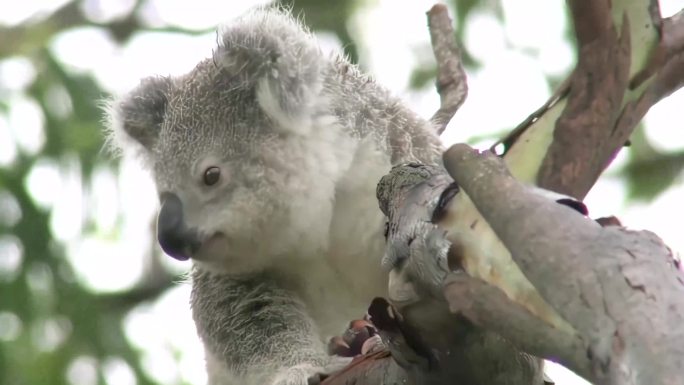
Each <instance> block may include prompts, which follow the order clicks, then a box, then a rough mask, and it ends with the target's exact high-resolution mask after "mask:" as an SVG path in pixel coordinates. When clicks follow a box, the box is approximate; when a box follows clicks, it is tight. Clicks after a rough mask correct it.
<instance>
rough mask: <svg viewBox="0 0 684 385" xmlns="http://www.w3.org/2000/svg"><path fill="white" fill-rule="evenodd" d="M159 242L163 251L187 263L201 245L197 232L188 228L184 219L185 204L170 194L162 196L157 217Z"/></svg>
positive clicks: (166, 193)
mask: <svg viewBox="0 0 684 385" xmlns="http://www.w3.org/2000/svg"><path fill="white" fill-rule="evenodd" d="M157 240H158V241H159V245H160V246H161V248H162V250H164V252H165V253H166V254H168V255H170V256H172V257H173V258H175V259H177V260H179V261H185V260H187V259H188V258H190V256H191V255H192V253H193V252H195V251H197V249H199V246H200V244H201V242H200V239H199V237H198V235H197V231H194V230H193V229H191V228H188V226H187V224H186V223H185V220H184V219H183V202H181V200H180V198H178V195H176V194H174V193H170V192H165V193H162V194H161V209H160V210H159V217H157Z"/></svg>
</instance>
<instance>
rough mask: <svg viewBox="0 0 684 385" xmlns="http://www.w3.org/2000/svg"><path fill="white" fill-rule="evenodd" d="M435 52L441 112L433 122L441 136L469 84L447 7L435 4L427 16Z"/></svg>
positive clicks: (433, 117)
mask: <svg viewBox="0 0 684 385" xmlns="http://www.w3.org/2000/svg"><path fill="white" fill-rule="evenodd" d="M427 16H428V27H429V29H430V40H431V41H432V52H433V53H434V55H435V60H436V61H437V92H438V93H439V99H440V106H439V110H437V112H435V114H434V115H432V118H431V119H430V120H431V121H432V122H433V123H434V124H435V126H436V128H437V133H438V134H442V133H443V132H444V130H445V129H446V127H447V125H448V124H449V121H451V118H452V117H453V116H454V114H456V111H458V109H459V107H461V105H462V104H463V102H464V101H465V99H466V96H467V95H468V82H467V78H466V73H465V70H464V69H463V65H462V62H461V55H460V53H459V50H458V47H457V46H456V39H455V37H454V27H453V26H452V24H451V18H449V12H448V10H447V7H446V5H444V4H436V5H434V6H433V7H432V8H431V9H430V10H429V11H428V12H427Z"/></svg>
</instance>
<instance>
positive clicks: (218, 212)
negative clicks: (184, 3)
mask: <svg viewBox="0 0 684 385" xmlns="http://www.w3.org/2000/svg"><path fill="white" fill-rule="evenodd" d="M108 117H109V118H108V120H109V125H108V127H109V140H110V143H112V146H113V147H114V148H115V149H119V150H123V151H127V152H128V151H133V152H134V153H135V154H137V156H138V157H137V159H139V161H140V164H141V166H143V167H146V168H147V169H149V170H150V174H151V176H152V177H153V179H154V182H155V185H156V188H157V191H158V194H159V199H160V203H161V206H160V211H159V216H158V223H157V238H158V241H159V244H160V246H161V248H162V249H163V250H164V251H165V253H166V254H168V255H169V256H171V257H173V258H176V259H178V260H192V265H193V267H192V270H191V281H192V295H191V307H192V312H193V318H194V321H195V324H196V327H197V332H198V335H199V337H200V338H201V340H202V342H203V345H204V347H205V354H206V357H205V359H206V367H207V373H208V379H209V383H210V384H212V385H223V384H247V385H256V384H273V385H276V384H277V385H286V384H287V385H304V384H307V379H308V377H309V376H311V375H312V374H314V373H316V372H318V371H321V370H324V369H325V368H327V367H329V365H331V364H332V362H331V358H330V357H328V356H327V354H326V352H325V351H326V350H325V344H324V342H323V341H324V339H325V338H327V337H329V336H332V335H334V334H337V333H338V332H339V331H341V330H342V326H343V325H344V323H345V322H344V320H349V319H356V318H358V317H359V316H360V315H363V314H364V313H365V311H366V307H367V305H368V304H369V303H370V301H371V300H372V299H373V298H374V297H376V296H384V295H386V291H387V280H388V277H387V274H386V273H385V272H384V271H383V269H382V268H381V263H380V262H381V259H382V256H383V253H384V236H383V232H384V221H385V219H384V216H383V214H382V212H381V211H380V210H379V209H378V203H377V201H376V198H375V188H376V185H377V183H378V181H379V180H380V178H381V177H382V175H384V174H385V173H387V172H388V171H389V170H390V168H391V166H392V165H394V164H398V163H405V162H409V161H417V162H422V163H426V164H440V162H441V153H442V151H443V147H442V145H441V143H440V140H439V138H438V135H437V134H436V129H435V128H434V127H433V126H432V125H431V124H430V123H429V122H428V121H426V120H424V119H422V118H421V117H419V116H418V115H417V114H415V113H414V112H412V111H411V110H410V109H409V108H407V107H406V105H404V104H403V103H402V102H401V101H400V100H399V99H398V98H396V97H394V96H392V95H391V94H390V93H389V92H388V91H387V90H386V89H384V88H383V87H381V86H380V85H378V84H376V83H375V82H374V81H373V80H372V79H371V78H370V77H368V76H366V75H364V74H362V73H361V72H360V71H359V69H358V68H357V67H356V66H355V65H353V64H351V63H350V62H349V61H348V60H347V59H346V58H344V57H342V56H340V55H339V54H324V53H323V52H322V50H321V49H320V47H319V45H318V44H317V42H316V39H315V37H314V36H313V35H312V34H311V33H310V32H309V31H308V30H307V29H306V28H305V27H304V26H303V25H302V23H301V22H300V21H299V20H297V19H295V18H294V17H293V16H292V15H291V14H290V13H289V12H288V11H286V10H282V9H275V8H258V9H253V10H251V11H249V12H248V13H247V14H245V15H243V16H240V17H238V18H237V19H235V20H234V21H233V22H231V23H229V24H227V25H226V26H224V27H222V28H220V29H219V31H218V47H217V48H216V49H215V50H214V52H213V54H212V55H211V56H210V57H208V58H207V59H205V60H203V61H201V62H200V63H199V64H197V66H196V67H195V68H194V69H193V70H192V71H190V72H189V73H187V74H185V75H183V76H178V77H163V76H152V77H149V78H146V79H144V80H142V81H141V83H140V85H139V86H137V87H136V88H135V89H133V90H132V91H130V92H129V93H128V94H127V95H125V96H123V97H121V98H119V99H115V100H114V101H112V102H111V104H110V106H109V108H108Z"/></svg>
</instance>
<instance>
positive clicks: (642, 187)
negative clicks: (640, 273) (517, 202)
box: [0, 0, 684, 385]
mask: <svg viewBox="0 0 684 385" xmlns="http://www.w3.org/2000/svg"><path fill="white" fill-rule="evenodd" d="M283 2H284V3H286V4H288V5H290V6H292V7H293V9H294V11H295V13H300V12H301V13H303V14H305V15H306V21H307V23H309V24H310V25H311V26H312V27H313V28H314V29H316V30H326V31H331V32H333V33H335V34H336V35H337V36H338V37H339V38H340V40H341V41H342V43H343V45H344V47H345V50H346V52H347V54H348V55H350V57H351V58H352V59H353V60H354V61H356V60H357V59H358V51H357V49H356V46H355V44H354V42H353V41H352V38H351V34H350V33H349V30H348V20H349V17H350V16H351V15H352V14H354V12H356V11H358V9H359V8H360V7H362V6H363V2H362V0H344V1H342V0H338V1H334V2H321V1H318V0H297V1H293V0H283ZM142 4H143V1H138V2H137V3H136V4H135V6H134V7H133V8H132V11H131V12H129V13H128V14H126V15H123V16H122V17H119V18H117V19H116V20H112V21H108V22H95V21H93V20H89V19H88V18H87V17H86V16H85V15H84V14H83V13H82V8H81V4H80V1H71V2H67V3H66V4H65V5H64V6H62V7H61V8H59V9H58V10H56V11H54V12H53V13H52V14H50V15H47V16H44V17H43V18H41V19H37V20H34V21H30V22H27V23H25V24H20V25H16V26H10V27H3V26H0V42H1V43H0V60H5V59H8V58H18V57H23V58H26V59H28V60H29V61H30V63H31V64H32V66H33V68H34V69H35V70H36V76H35V78H34V79H33V81H32V83H31V84H30V85H29V86H28V88H27V89H26V90H25V93H26V95H27V96H28V97H30V98H31V99H33V100H34V101H35V102H37V103H38V105H39V106H40V109H41V110H42V114H43V116H44V118H45V125H44V132H45V135H46V138H45V139H46V140H45V145H44V146H43V147H42V148H41V149H40V151H39V152H38V153H36V154H29V153H27V152H25V151H22V150H21V149H20V150H19V154H18V156H17V158H16V159H15V161H14V162H13V164H11V166H9V167H0V273H1V274H0V337H1V338H0V384H8V385H10V384H11V385H42V384H50V385H60V384H68V383H69V382H68V380H67V375H66V373H67V370H68V368H69V366H70V365H71V364H72V363H73V362H74V360H75V359H76V358H78V357H90V359H94V360H95V361H101V360H105V359H108V358H111V357H118V358H121V359H123V360H124V361H125V362H126V363H127V364H128V365H129V366H130V368H131V369H132V370H133V372H134V374H135V376H136V377H137V383H138V384H154V383H155V382H154V381H153V380H152V379H151V378H150V377H149V376H148V374H146V373H145V371H144V370H143V369H142V365H141V357H140V352H138V351H137V350H136V349H135V348H133V347H132V346H131V345H130V343H129V342H128V341H127V340H126V338H125V336H124V332H123V325H122V319H123V318H124V317H125V315H126V314H127V313H128V312H129V311H130V309H131V308H133V307H134V306H136V305H138V304H140V303H142V302H144V301H149V300H152V299H154V298H156V297H158V296H159V295H160V293H162V292H164V290H166V289H167V288H168V287H170V286H171V285H172V283H173V281H174V279H175V278H176V277H174V276H172V274H171V273H169V272H166V271H164V270H163V268H161V267H159V265H158V264H155V263H151V264H150V266H153V267H155V266H156V267H155V270H154V271H153V272H151V273H150V274H151V275H155V274H156V275H155V277H156V278H155V279H150V278H149V275H148V276H147V278H146V279H145V283H141V284H140V285H139V286H136V287H133V288H131V289H130V290H128V291H126V292H122V293H110V294H101V293H100V294H98V293H93V292H91V291H89V290H88V289H86V288H85V287H84V286H83V285H82V284H81V283H80V282H79V281H78V280H77V279H76V278H75V274H74V272H73V269H72V267H71V266H70V264H69V263H68V262H67V260H66V258H65V252H66V251H65V247H64V245H62V244H60V242H58V241H57V240H56V239H55V236H54V234H53V233H52V230H51V225H50V215H51V213H50V211H49V210H48V209H45V208H43V207H41V206H40V205H39V204H38V203H37V202H36V201H35V200H34V198H33V197H32V196H31V195H30V193H29V191H28V189H27V178H28V175H29V173H30V172H31V170H32V169H33V167H34V166H35V165H36V164H37V163H39V162H42V161H45V160H50V161H53V162H55V163H56V164H58V165H59V164H63V163H64V162H66V161H68V160H69V159H73V158H76V159H78V161H79V163H80V170H81V172H82V174H83V175H82V182H83V184H87V183H89V181H90V178H91V176H92V172H93V169H94V168H96V167H97V166H102V165H105V166H107V167H112V168H116V167H117V165H116V163H115V162H114V161H113V160H111V159H110V158H108V157H106V156H103V155H102V151H101V150H102V145H103V142H102V135H101V133H102V124H101V118H102V112H101V110H100V108H99V106H98V104H97V103H98V101H99V100H102V99H103V98H105V97H106V96H107V95H106V94H105V92H104V91H103V90H102V89H101V88H100V86H99V85H98V83H97V82H96V81H95V79H94V78H93V77H92V75H91V74H77V73H74V72H71V71H68V70H67V69H65V68H63V67H62V66H61V65H60V62H59V60H57V58H55V57H54V56H53V53H52V52H51V51H50V50H49V49H47V48H46V47H47V46H48V43H49V41H50V40H51V39H52V38H54V37H55V36H56V35H57V34H59V33H61V32H63V31H66V30H69V29H72V28H75V27H79V26H97V27H99V28H103V29H106V30H108V31H109V32H110V33H111V35H112V36H114V37H115V39H116V40H117V41H118V42H120V43H122V44H123V43H125V42H126V41H127V40H128V39H129V38H130V37H131V36H133V35H134V34H136V33H138V32H141V31H174V32H183V33H188V34H197V33H202V32H204V31H191V30H183V29H180V28H177V27H174V26H164V27H150V26H147V25H145V24H144V23H143V22H142V21H141V18H138V17H137V15H136V13H137V12H138V11H139V9H140V7H141V5H142ZM452 6H453V9H455V11H456V14H455V19H456V20H455V21H456V26H457V28H456V34H457V40H458V42H459V43H460V44H461V48H462V52H463V55H464V62H465V63H466V66H467V68H469V69H474V68H477V66H478V65H479V63H477V62H476V61H475V60H474V59H473V58H472V56H471V55H470V54H469V51H468V47H467V46H464V44H463V42H464V36H463V34H464V25H465V23H466V20H467V18H468V17H469V15H470V14H471V13H472V12H474V11H476V10H478V11H483V12H491V13H492V14H494V15H497V16H498V17H499V18H501V17H502V16H501V12H499V11H498V2H497V1H484V2H483V1H476V0H458V1H456V0H453V1H452ZM426 52H430V51H429V49H427V50H420V52H416V55H425V53H426ZM423 61H424V60H420V61H419V62H423ZM434 73H435V69H434V66H433V65H432V64H426V65H425V66H421V67H420V68H417V69H416V71H415V73H414V75H413V76H412V79H411V85H412V86H413V87H415V88H422V87H426V86H428V85H431V82H433V81H434ZM550 81H551V82H552V83H554V82H557V81H558V79H551V80H550ZM55 89H59V90H64V93H63V94H60V95H61V96H60V97H61V98H64V99H65V100H63V101H64V102H68V103H67V105H69V106H71V107H70V108H71V110H70V111H69V113H68V114H67V115H66V116H62V115H60V114H58V113H56V112H55V109H54V106H52V105H51V103H53V102H54V100H53V98H52V97H51V95H52V94H53V93H54V92H53V91H54V90H55ZM6 96H7V94H6V92H4V91H3V89H2V85H0V115H3V114H6V113H7V111H8V108H9V103H10V101H9V100H6V98H5V97H6ZM632 149H633V151H631V156H630V163H629V164H628V166H627V167H626V168H625V169H624V171H623V173H622V175H623V176H624V177H625V178H626V179H627V180H628V181H629V186H630V192H631V195H632V196H633V197H638V198H646V199H648V198H652V197H653V196H655V195H656V194H658V193H659V192H661V191H663V190H664V189H666V188H667V187H668V186H669V185H670V184H671V183H672V181H673V180H674V179H675V178H676V177H677V176H678V175H679V174H680V172H681V168H682V165H683V164H684V153H682V152H678V153H662V152H658V151H656V150H655V149H653V147H651V146H650V145H649V143H648V141H647V140H646V138H645V136H644V135H643V134H638V135H635V138H634V139H633V141H632ZM10 206H12V207H14V206H18V208H19V209H20V218H18V220H16V221H12V220H11V219H12V218H9V217H10V215H9V214H8V213H9V212H10V211H8V210H9V209H7V207H10ZM8 218H9V219H8ZM85 226H86V228H87V227H88V224H87V223H86V225H85ZM16 247H18V248H19V249H20V250H21V255H22V256H23V258H22V259H21V264H20V266H18V267H17V268H16V269H15V270H13V271H10V270H8V267H7V266H4V265H3V263H4V264H5V265H6V264H7V263H8V261H9V259H8V258H9V257H8V256H9V255H10V254H9V253H10V252H11V250H13V249H12V248H15V249H16ZM149 258H151V259H153V258H155V254H154V253H152V252H151V253H150V256H149ZM3 266H4V267H3ZM3 268H4V269H5V270H2V269H3ZM12 333H14V334H12ZM97 382H98V383H102V384H104V383H105V381H104V378H103V375H102V373H101V372H98V374H97Z"/></svg>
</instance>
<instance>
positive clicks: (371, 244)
mask: <svg viewBox="0 0 684 385" xmlns="http://www.w3.org/2000/svg"><path fill="white" fill-rule="evenodd" d="M389 169H390V164H389V160H388V157H387V155H386V154H384V153H383V152H381V151H379V150H377V149H376V147H375V146H374V145H373V143H371V142H370V140H369V141H364V142H363V143H361V145H360V147H359V148H358V149H357V151H356V153H355V156H354V160H353V161H352V166H351V167H350V169H349V172H348V173H347V174H346V175H345V177H344V178H343V180H342V181H341V182H340V183H339V184H338V187H337V189H336V193H335V204H334V209H333V215H332V222H331V223H330V233H329V243H328V249H327V250H325V251H324V255H323V256H322V257H323V258H312V259H308V260H300V261H298V262H296V263H302V264H306V265H305V266H292V267H294V269H292V270H291V271H295V270H296V271H300V272H301V273H300V274H297V275H300V278H299V280H300V281H299V284H298V285H297V286H298V287H299V291H300V292H299V293H298V294H299V295H300V296H301V298H302V300H303V301H304V303H305V304H306V306H307V310H308V312H309V314H310V315H311V316H312V317H313V318H314V320H315V321H316V324H317V325H318V327H319V328H320V332H321V335H322V337H323V338H327V337H329V336H331V335H333V334H339V333H341V332H342V331H343V329H344V326H345V325H346V324H347V323H348V322H349V321H350V320H352V319H358V318H361V317H362V316H363V315H364V314H365V312H366V310H367V308H368V305H369V304H370V302H371V300H372V299H373V298H374V297H376V296H385V295H386V290H387V279H388V278H387V274H386V273H385V272H383V271H382V269H381V266H380V262H381V259H382V255H383V252H384V237H383V231H384V218H383V214H382V212H381V211H380V209H379V207H378V202H377V198H376V195H375V189H376V185H377V183H378V181H379V180H380V178H381V177H382V176H383V175H384V174H386V173H387V172H388V171H389Z"/></svg>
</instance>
